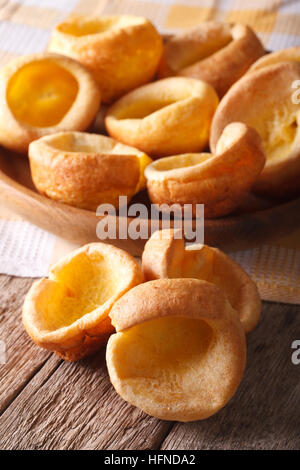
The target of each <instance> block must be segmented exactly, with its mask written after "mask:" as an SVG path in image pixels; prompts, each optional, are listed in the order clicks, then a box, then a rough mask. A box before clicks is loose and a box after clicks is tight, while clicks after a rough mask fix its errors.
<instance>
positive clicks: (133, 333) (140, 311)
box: [106, 279, 246, 421]
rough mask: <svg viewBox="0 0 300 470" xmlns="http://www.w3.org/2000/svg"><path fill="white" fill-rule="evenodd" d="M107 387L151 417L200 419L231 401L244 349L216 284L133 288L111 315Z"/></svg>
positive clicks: (180, 282) (158, 283)
mask: <svg viewBox="0 0 300 470" xmlns="http://www.w3.org/2000/svg"><path fill="white" fill-rule="evenodd" d="M110 316H111V319H112V324H113V325H114V326H115V327H116V330H117V333H116V334H114V335H112V336H111V337H110V339H109V341H108V344H107V350H106V361H107V367H108V372H109V375H110V379H111V382H112V384H113V386H114V387H115V389H116V391H117V392H118V393H119V395H121V397H122V398H124V399H125V400H126V401H128V402H129V403H131V404H132V405H134V406H137V407H138V408H140V409H142V410H143V411H145V412H146V413H148V414H150V415H152V416H155V417H156V418H160V419H166V420H176V421H194V420H198V419H205V418H207V417H209V416H211V415H212V414H214V413H216V412H217V411H218V410H220V408H222V407H223V406H224V405H226V403H227V402H228V400H230V398H231V397H232V396H233V395H234V393H235V391H236V389H237V387H238V385H239V383H240V381H241V379H242V376H243V371H244V366H245V359H246V346H245V334H244V331H243V329H242V326H241V323H240V321H239V319H238V315H237V313H236V312H235V310H233V308H232V307H231V306H230V304H229V302H228V300H227V298H226V296H225V294H224V293H223V291H222V290H221V289H219V288H218V287H217V286H215V285H213V284H211V283H209V282H206V281H200V280H198V279H158V280H155V281H150V282H146V283H144V284H141V285H140V286H137V287H135V288H133V289H132V290H131V291H130V292H128V293H127V294H125V295H124V297H122V298H121V299H120V300H119V301H118V302H117V303H116V304H115V306H114V307H113V309H112V310H111V312H110Z"/></svg>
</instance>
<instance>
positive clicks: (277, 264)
mask: <svg viewBox="0 0 300 470" xmlns="http://www.w3.org/2000/svg"><path fill="white" fill-rule="evenodd" d="M74 13H75V14H93V15H96V14H121V13H128V14H134V15H141V16H145V17H147V18H149V19H150V20H151V21H152V22H153V23H155V25H156V26H157V27H158V29H159V30H160V31H162V32H167V33H168V32H176V31H179V30H181V29H184V28H188V27H191V26H195V25H196V24H198V23H199V22H202V21H207V20H212V19H218V20H224V21H238V22H242V23H247V24H249V25H250V26H252V27H253V29H254V30H255V31H256V32H257V34H258V35H259V37H260V38H261V40H262V41H263V43H264V44H265V47H266V49H269V50H277V49H283V48H286V47H290V46H295V45H296V46H300V2H299V1H298V0H251V2H245V0H178V1H173V0H98V1H97V0H42V1H41V0H23V1H21V0H14V1H1V0H0V64H4V63H5V62H7V61H8V60H9V59H10V58H12V57H15V56H17V55H20V54H27V53H33V52H40V51H43V50H44V49H45V48H46V46H47V43H48V41H49V36H50V32H51V29H52V28H53V26H54V25H55V24H56V23H58V22H60V21H62V20H63V19H64V18H66V17H68V16H69V15H71V14H74ZM0 203H1V195H0ZM0 217H1V219H0V273H5V274H10V275H17V276H29V277H40V276H45V275H47V272H48V269H49V265H50V264H51V263H53V262H55V261H56V260H57V259H58V258H59V257H60V256H62V255H63V254H64V253H67V252H68V251H70V250H71V249H73V248H74V247H75V245H73V244H71V243H69V242H66V241H64V240H62V239H60V238H58V237H56V236H54V235H52V234H49V233H48V232H45V231H44V230H41V229H39V228H38V227H35V226H34V225H32V224H30V223H29V222H27V221H24V220H22V219H20V217H17V216H15V215H14V214H11V213H10V212H9V211H7V209H6V208H5V207H0ZM230 255H231V256H232V257H233V258H234V259H235V260H236V261H238V262H239V263H241V265H242V266H243V267H244V268H245V269H246V271H247V272H248V273H249V274H250V275H251V276H252V277H253V278H254V280H256V282H257V284H258V287H259V290H260V293H261V295H262V297H263V298H264V299H266V300H275V301H282V302H289V303H298V304H300V231H298V232H294V233H293V234H291V235H290V236H288V237H286V238H282V239H280V240H279V241H278V240H277V241H276V244H274V243H271V242H268V241H266V243H265V245H264V246H257V248H255V249H252V250H245V251H239V252H235V253H230Z"/></svg>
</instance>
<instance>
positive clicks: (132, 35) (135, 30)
mask: <svg viewBox="0 0 300 470" xmlns="http://www.w3.org/2000/svg"><path fill="white" fill-rule="evenodd" d="M49 50H50V51H53V52H59V53H61V54H65V55H67V56H70V57H72V58H74V59H76V60H78V61H79V62H82V63H83V64H84V65H85V66H87V67H88V68H89V70H90V71H91V72H92V73H93V75H94V77H95V79H96V81H97V83H98V84H99V86H100V89H101V91H102V98H103V101H104V102H106V103H107V102H111V101H113V100H115V99H117V98H119V97H120V96H122V95H124V94H125V93H127V92H128V91H130V90H132V89H134V88H136V87H138V86H140V85H143V84H144V83H147V82H149V81H150V80H151V79H152V78H153V76H154V74H155V72H156V69H157V66H158V63H159V60H160V58H161V55H162V50H163V46H162V39H161V37H160V35H159V33H158V32H157V31H156V29H155V27H154V26H153V25H152V23H150V21H148V20H147V19H146V18H140V17H137V16H129V15H121V16H102V17H99V18H95V17H80V16H72V17H71V18H70V19H68V20H67V21H64V22H63V23H60V24H59V25H57V26H56V28H55V29H54V31H53V32H52V37H51V40H50V45H49Z"/></svg>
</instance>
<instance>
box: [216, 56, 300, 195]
mask: <svg viewBox="0 0 300 470" xmlns="http://www.w3.org/2000/svg"><path fill="white" fill-rule="evenodd" d="M299 79H300V63H296V62H282V63H279V64H275V65H270V66H268V67H263V68H262V69H260V70H256V71H254V72H252V73H248V74H246V75H245V76H244V77H242V78H241V79H240V80H239V81H238V82H237V83H235V84H234V85H233V86H232V88H231V89H230V90H229V91H228V93H227V94H226V96H224V98H223V99H222V101H221V103H220V106H219V107H218V110H217V112H216V114H215V116H214V119H213V123H212V129H211V141H210V143H211V149H212V152H215V151H216V149H217V145H218V140H219V138H220V136H221V134H222V132H223V129H224V128H225V127H226V126H227V125H228V124H229V123H230V122H233V121H240V122H244V123H245V124H247V125H248V126H251V127H253V128H254V129H256V130H257V132H258V133H259V135H260V137H261V138H262V141H263V144H264V148H265V151H266V157H267V161H266V166H265V168H264V169H263V171H262V173H261V174H260V176H259V177H258V180H257V182H256V183H255V185H254V188H253V189H254V190H255V191H256V192H257V193H259V194H262V195H266V196H271V197H272V196H273V197H277V196H278V197H292V196H295V195H297V194H299V192H300V185H299V178H300V130H299V129H300V126H299V124H300V104H297V103H294V102H293V100H292V95H293V92H294V91H293V88H292V84H293V83H294V82H295V81H296V80H299Z"/></svg>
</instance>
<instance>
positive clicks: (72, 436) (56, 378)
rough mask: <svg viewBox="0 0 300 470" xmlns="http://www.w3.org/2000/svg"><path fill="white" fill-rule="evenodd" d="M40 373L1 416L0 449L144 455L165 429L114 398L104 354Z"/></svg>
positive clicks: (161, 424) (166, 426)
mask: <svg viewBox="0 0 300 470" xmlns="http://www.w3.org/2000/svg"><path fill="white" fill-rule="evenodd" d="M48 362H50V361H48ZM47 365H48V363H47V364H46V366H45V368H46V367H47ZM43 369H44V368H42V369H41V371H39V372H38V373H37V374H36V375H35V377H34V379H33V380H31V382H29V384H28V385H27V386H26V387H25V389H24V390H23V391H22V393H21V394H20V395H19V396H18V397H17V398H16V400H15V401H14V402H13V403H12V404H11V406H9V407H8V409H7V410H6V411H5V412H4V413H3V415H2V416H1V418H0V448H1V449H148V448H156V447H158V446H159V445H160V443H161V441H162V440H163V438H164V437H165V435H166V434H167V432H168V431H169V429H170V426H171V424H170V423H168V422H163V421H159V420H157V419H155V418H152V417H150V416H147V415H145V414H144V413H142V412H140V411H139V410H137V409H136V408H133V407H131V406H130V405H128V404H127V403H126V402H124V401H123V400H122V399H121V398H119V397H118V395H117V394H116V393H115V392H114V390H113V388H112V386H111V384H110V382H109V378H108V376H107V371H106V367H105V359H104V351H100V352H99V353H98V354H97V355H96V356H94V357H93V358H87V359H85V360H82V361H80V362H78V363H73V364H72V363H67V362H64V363H62V364H61V365H60V366H59V367H58V368H57V369H56V370H55V371H54V373H53V374H52V375H51V376H50V377H48V379H46V380H45V377H47V374H45V373H44V372H43Z"/></svg>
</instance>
